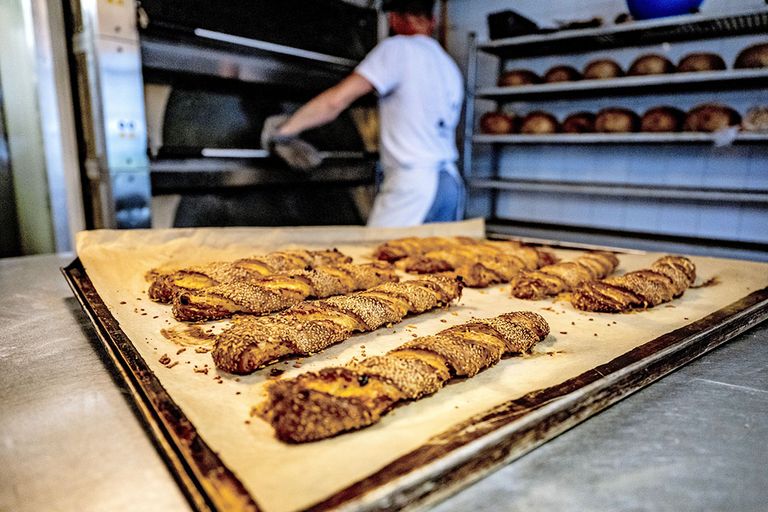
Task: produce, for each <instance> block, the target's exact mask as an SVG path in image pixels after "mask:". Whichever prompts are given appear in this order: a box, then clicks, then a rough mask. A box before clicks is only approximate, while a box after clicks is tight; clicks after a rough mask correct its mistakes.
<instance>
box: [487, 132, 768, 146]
mask: <svg viewBox="0 0 768 512" xmlns="http://www.w3.org/2000/svg"><path fill="white" fill-rule="evenodd" d="M719 140H720V136H719V135H718V134H712V133H699V132H683V133H644V132H638V133H578V134H571V133H556V134H552V135H520V134H510V135H474V136H473V141H474V142H475V143H477V144H692V143H693V144H717V143H718V141H719ZM726 141H727V142H731V140H730V139H727V138H726ZM732 142H733V143H736V144H765V143H766V142H768V133H751V132H741V133H737V134H735V135H734V138H733V139H732Z"/></svg>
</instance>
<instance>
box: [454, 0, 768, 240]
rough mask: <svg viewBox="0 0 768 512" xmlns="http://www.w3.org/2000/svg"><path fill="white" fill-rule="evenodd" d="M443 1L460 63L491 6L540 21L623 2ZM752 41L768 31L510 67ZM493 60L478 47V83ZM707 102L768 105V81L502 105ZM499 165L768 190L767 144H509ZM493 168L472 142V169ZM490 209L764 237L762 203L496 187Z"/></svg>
mask: <svg viewBox="0 0 768 512" xmlns="http://www.w3.org/2000/svg"><path fill="white" fill-rule="evenodd" d="M448 5H449V18H450V29H449V32H448V34H449V39H448V43H449V51H450V52H451V53H452V54H453V55H454V57H455V58H456V59H457V61H458V62H459V63H460V64H462V65H464V63H465V62H466V46H467V45H466V37H467V34H468V32H470V31H476V32H478V36H479V39H480V40H487V33H486V15H487V14H488V13H490V12H496V11H500V10H504V9H510V8H511V9H515V10H516V11H518V12H520V13H522V14H524V15H526V16H528V17H530V18H532V19H535V20H536V21H537V22H539V23H540V24H542V23H546V22H547V21H548V20H553V19H554V20H570V19H586V18H590V17H592V16H602V17H603V18H604V19H606V20H612V19H614V17H615V16H616V15H617V14H618V13H621V12H624V11H626V8H625V4H624V2H623V1H620V0H580V1H576V0H572V1H564V0H560V1H552V2H541V1H538V0H517V1H515V2H511V1H506V2H505V1H497V0H451V2H449V4H448ZM760 7H764V4H763V2H762V1H757V0H719V1H718V0H707V1H706V2H705V3H704V5H703V11H704V12H705V13H713V14H714V13H723V12H745V11H748V10H750V9H751V8H760ZM758 41H760V42H766V41H768V36H743V37H735V38H729V39H724V40H709V41H706V40H705V41H695V42H689V43H678V44H674V45H671V46H668V45H657V46H655V47H644V48H640V49H639V48H627V49H618V50H613V51H609V52H595V53H591V54H586V55H562V56H548V57H542V58H536V59H527V60H522V59H521V60H518V61H513V62H510V63H509V66H510V67H524V68H528V69H532V70H534V71H537V72H539V73H543V72H544V71H546V70H547V69H548V68H549V67H551V66H552V65H555V64H562V63H567V64H570V65H573V66H574V67H576V68H577V69H581V68H583V66H584V65H585V64H586V63H587V62H589V61H590V60H593V59H595V58H600V57H610V58H612V59H614V60H616V61H617V62H619V63H620V64H621V65H622V66H624V67H625V69H626V67H628V66H629V64H630V63H631V62H632V60H634V58H636V57H637V56H638V55H641V54H645V53H661V54H665V55H667V56H668V57H669V58H670V59H671V60H672V61H674V62H677V61H678V60H679V58H680V57H681V56H683V55H685V54H687V53H690V52H693V51H712V52H716V53H718V54H720V55H722V56H723V58H724V59H725V60H726V62H727V63H728V64H729V65H731V64H732V63H733V60H734V58H735V56H736V55H737V54H738V52H739V51H740V50H741V49H742V48H744V47H746V46H748V45H750V44H754V43H755V42H758ZM497 66H498V60H497V59H496V58H494V57H492V56H487V55H483V54H482V53H481V55H480V61H479V85H493V84H494V82H495V80H496V76H497V71H498V69H497ZM705 101H718V102H722V103H726V104H728V105H731V106H733V107H734V108H736V109H737V110H738V111H740V112H741V113H742V114H743V113H744V112H746V110H747V109H748V108H749V107H752V106H755V105H768V86H766V88H763V89H744V90H734V91H716V90H713V91H698V92H694V93H690V92H686V90H685V88H684V87H682V88H681V90H680V91H679V92H678V93H675V94H639V95H633V96H622V95H615V96H610V97H608V96H606V97H599V98H592V99H581V100H568V101H554V102H552V101H547V102H544V101H541V102H530V103H515V104H509V105H507V108H508V109H509V110H511V111H515V112H520V113H525V112H528V111H530V110H535V109H542V110H547V111H550V112H552V113H554V114H555V115H556V116H558V117H559V118H560V119H561V120H562V119H563V118H564V117H565V116H566V115H567V114H568V113H570V112H575V111H578V110H591V111H593V112H594V111H596V110H599V109H600V108H603V107H606V106H624V107H628V108H631V109H633V110H635V111H636V112H638V113H639V114H642V113H643V112H644V111H645V110H646V109H648V108H650V107H653V106H656V105H664V104H667V105H674V106H677V107H679V108H681V109H684V110H687V109H689V108H690V107H692V106H694V105H697V104H699V103H703V102H705ZM493 108H494V104H493V103H492V102H487V101H478V102H477V104H476V111H477V115H478V116H479V115H480V114H482V113H483V112H485V111H487V110H490V109H493ZM499 171H500V176H502V177H515V178H526V179H536V180H553V181H582V182H592V183H594V182H598V183H619V184H648V185H670V186H688V187H697V186H700V187H707V188H726V189H739V190H768V146H767V145H736V146H731V147H723V148H716V147H713V146H711V145H701V144H692V145H685V144H677V145H663V144H662V145H628V144H622V145H515V146H508V147H506V148H505V149H504V150H503V151H502V153H501V155H500V161H499ZM491 172H492V165H491V159H490V153H489V150H488V148H487V147H483V146H475V159H474V165H473V173H475V175H488V174H490V173H491ZM488 208H489V202H488V198H487V196H486V195H485V194H484V193H473V194H472V198H471V201H470V210H469V213H470V214H471V215H483V216H487V215H488V213H489V209H488ZM496 213H497V215H498V216H499V217H501V218H507V219H512V220H519V221H529V222H543V223H554V224H568V225H579V226H589V227H597V228H606V229H619V230H628V231H637V232H648V233H663V234H670V235H682V236H695V237H703V238H716V239H730V240H742V241H753V242H762V243H766V242H768V208H766V206H765V205H762V206H761V205H758V204H735V203H722V204H718V203H711V202H710V203H705V202H697V201H687V200H676V201H670V200H658V199H656V200H638V199H628V198H621V197H616V198H610V197H597V196H584V195H575V194H543V193H527V192H526V193H519V192H503V193H500V195H499V201H498V209H497V212H496Z"/></svg>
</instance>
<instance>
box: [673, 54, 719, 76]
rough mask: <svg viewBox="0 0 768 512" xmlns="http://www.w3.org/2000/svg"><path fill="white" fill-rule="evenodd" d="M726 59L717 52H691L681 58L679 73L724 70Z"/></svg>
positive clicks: (678, 66)
mask: <svg viewBox="0 0 768 512" xmlns="http://www.w3.org/2000/svg"><path fill="white" fill-rule="evenodd" d="M725 67H726V66H725V61H724V60H723V58H722V57H721V56H719V55H718V54H716V53H690V54H688V55H686V56H685V57H683V58H682V59H680V62H679V63H678V65H677V71H678V73H697V72H700V71H722V70H724V69H725Z"/></svg>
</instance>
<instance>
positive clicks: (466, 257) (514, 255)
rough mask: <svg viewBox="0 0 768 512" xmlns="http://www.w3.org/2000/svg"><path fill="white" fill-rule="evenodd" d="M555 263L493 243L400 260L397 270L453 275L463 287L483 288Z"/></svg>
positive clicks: (538, 253) (536, 251) (531, 250)
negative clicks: (520, 273) (462, 281)
mask: <svg viewBox="0 0 768 512" xmlns="http://www.w3.org/2000/svg"><path fill="white" fill-rule="evenodd" d="M554 262H555V256H554V255H553V254H551V253H549V252H547V251H542V250H539V249H537V248H535V247H530V246H525V245H518V244H514V243H512V244H510V243H506V242H496V243H491V244H488V245H474V246H466V247H459V248H455V249H452V250H444V251H432V252H427V253H426V254H424V255H422V256H418V257H410V258H405V259H404V260H400V261H399V262H398V266H401V267H403V268H404V269H405V271H406V272H412V273H416V274H430V273H434V272H446V271H449V272H454V273H455V274H457V275H459V276H461V278H462V279H463V280H464V284H465V285H466V286H469V287H470V288H485V287H487V286H490V285H492V284H495V283H508V282H509V281H510V280H512V279H513V278H514V277H516V276H517V275H518V273H519V272H521V271H523V270H535V269H537V268H539V267H540V266H542V265H546V264H550V263H554Z"/></svg>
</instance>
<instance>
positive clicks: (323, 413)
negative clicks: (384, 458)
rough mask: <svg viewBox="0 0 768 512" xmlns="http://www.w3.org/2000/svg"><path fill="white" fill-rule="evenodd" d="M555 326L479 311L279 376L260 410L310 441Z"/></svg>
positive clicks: (492, 360) (355, 424)
mask: <svg viewBox="0 0 768 512" xmlns="http://www.w3.org/2000/svg"><path fill="white" fill-rule="evenodd" d="M548 334H549V325H547V322H546V321H545V320H544V318H542V317H541V316H540V315H538V314H537V313H532V312H528V311H522V312H514V313H506V314H504V315H501V316H498V317H495V318H486V319H474V320H472V321H470V322H468V323H465V324H462V325H457V326H455V327H451V328H449V329H445V330H444V331H441V332H439V333H437V334H435V335H433V336H425V337H422V338H416V339H414V340H411V341H409V342H408V343H405V344H404V345H401V346H400V347H398V348H396V349H394V350H392V351H390V352H388V353H387V354H384V355H381V356H374V357H369V358H366V359H363V360H362V361H353V362H351V363H349V364H348V365H347V366H344V367H336V368H325V369H323V370H320V371H319V372H316V373H315V372H311V373H305V374H303V375H300V376H299V377H296V378H294V379H286V380H278V381H276V382H274V383H272V384H271V385H270V386H269V387H268V389H267V392H268V398H267V400H266V401H265V402H263V403H262V404H260V405H259V407H258V408H257V411H258V412H259V414H260V415H261V416H262V417H263V418H264V419H265V420H267V421H268V422H270V423H271V424H272V426H273V427H274V429H275V434H276V435H277V438H278V439H280V440H281V441H285V442H289V443H304V442H308V441H317V440H319V439H324V438H327V437H331V436H335V435H337V434H340V433H342V432H346V431H348V430H356V429H360V428H363V427H367V426H369V425H372V424H374V423H376V422H377V421H379V419H381V417H382V416H383V415H384V414H386V413H387V412H389V411H390V410H391V409H392V408H393V407H394V406H395V405H396V404H397V403H398V402H402V401H406V400H418V399H419V398H421V397H423V396H426V395H430V394H432V393H435V392H437V391H439V390H440V388H442V387H443V386H444V385H445V383H446V382H448V381H449V380H450V379H451V378H452V377H454V376H456V377H472V376H474V375H476V374H477V373H479V372H480V371H481V370H483V369H485V368H488V367H490V366H493V365H495V364H496V363H498V362H499V360H500V359H501V357H502V356H504V355H505V354H521V353H525V352H528V351H530V350H531V349H532V348H533V346H534V345H535V344H536V343H538V342H539V341H541V340H543V339H544V338H546V336H547V335H548Z"/></svg>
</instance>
